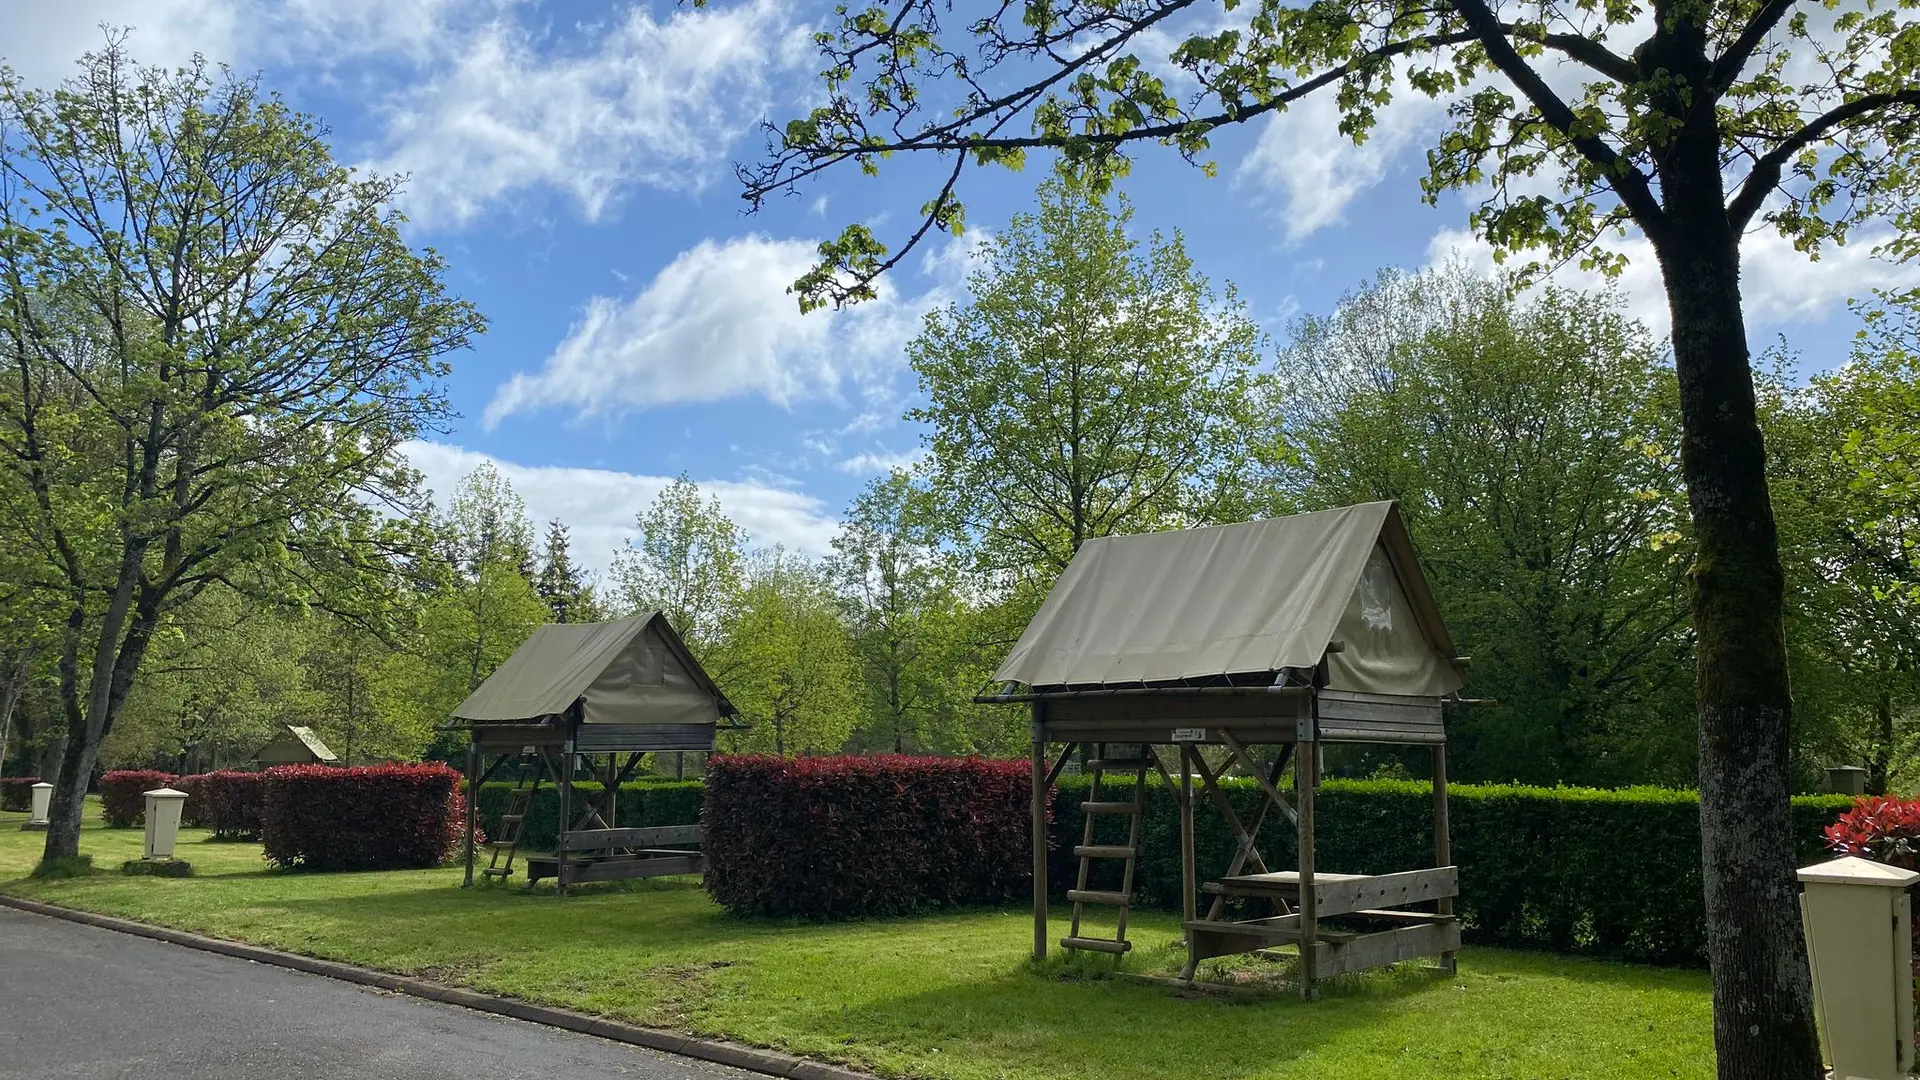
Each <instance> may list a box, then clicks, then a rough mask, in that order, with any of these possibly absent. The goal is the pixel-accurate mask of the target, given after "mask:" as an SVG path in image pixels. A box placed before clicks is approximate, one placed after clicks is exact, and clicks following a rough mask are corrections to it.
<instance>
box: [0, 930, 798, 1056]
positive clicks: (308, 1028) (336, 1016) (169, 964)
mask: <svg viewBox="0 0 1920 1080" xmlns="http://www.w3.org/2000/svg"><path fill="white" fill-rule="evenodd" d="M166 1076H179V1077H193V1078H195V1080H259V1078H267V1077H271V1078H273V1080H308V1078H312V1080H360V1078H363V1077H364V1078H382V1080H385V1078H393V1080H402V1078H404V1080H437V1078H441V1077H445V1078H447V1080H454V1078H458V1080H476V1078H484V1080H502V1078H512V1077H528V1078H533V1077H538V1078H540V1080H571V1078H574V1077H581V1078H585V1077H594V1078H600V1077H642V1078H646V1080H760V1078H757V1077H755V1076H754V1074H752V1073H746V1072H741V1071H738V1070H735V1069H730V1068H727V1067H725V1066H722V1065H711V1064H708V1063H706V1062H701V1061H693V1060H690V1059H687V1058H680V1057H674V1056H671V1055H668V1054H661V1053H656V1052H654V1051H651V1050H645V1049H642V1048H639V1047H632V1046H626V1045H624V1044H621V1043H615V1042H608V1041H606V1040H604V1039H596V1038H593V1037H592V1036H588V1035H578V1034H575V1033H573V1032H568V1031H557V1030H555V1029H552V1028H546V1027H541V1026H540V1025H537V1024H528V1023H524V1022H522V1021H519V1020H510V1019H507V1018H505V1017H500V1016H493V1015H490V1014H487V1013H480V1012H473V1011H470V1010H467V1009H462V1008H458V1007H456V1006H452V1005H442V1004H439V1003H437V1002H431V1001H422V1000H420V999H418V998H410V997H405V996H403V995H399V994H392V993H387V992H385V991H380V990H374V989H369V988H366V987H360V986H355V985H353V984H351V983H344V982H338V981H335V980H333V979H327V978H322V977H320V976H317V975H307V974H303V973H301V972H297V971H288V970H286V969H284V968H276V967H270V966H267V965H264V964H256V963H253V962H251V961H247V960H236V959H234V958H232V957H228V956H219V955H215V954H213V953H203V952H199V951H198V950H194V949H188V948H183V947H181V946H178V945H168V944H166V943H164V942H159V941H149V940H147V939H145V938H138V937H133V936H130V935H127V934H117V933H114V932H113V931H111V930H101V929H99V928H97V927H92V926H81V925H78V924H75V923H69V922H63V921H61V920H58V919H51V918H47V917H45V916H41V915H32V914H28V913H26V912H22V911H12V910H8V909H6V908H0V1077H5V1078H9V1080H11V1078H15V1077H18V1078H21V1080H25V1078H28V1077H32V1078H33V1080H53V1078H66V1077H73V1078H85V1080H96V1078H98V1080H105V1078H120V1077H128V1078H132V1077H139V1078H140V1080H152V1078H154V1077H166Z"/></svg>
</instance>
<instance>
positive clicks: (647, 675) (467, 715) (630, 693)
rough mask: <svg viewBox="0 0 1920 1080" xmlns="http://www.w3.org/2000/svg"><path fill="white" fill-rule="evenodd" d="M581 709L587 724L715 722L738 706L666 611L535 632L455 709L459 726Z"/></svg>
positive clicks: (536, 717)
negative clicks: (717, 684) (715, 681)
mask: <svg viewBox="0 0 1920 1080" xmlns="http://www.w3.org/2000/svg"><path fill="white" fill-rule="evenodd" d="M576 701H578V702H580V703H581V706H582V713H581V720H582V721H583V722H584V723H589V724H700V723H706V724H713V723H718V722H719V720H720V718H721V717H726V716H732V715H734V714H735V712H736V710H735V709H734V707H733V704H732V703H731V702H729V701H728V700H727V698H726V695H724V694H722V693H721V692H720V691H719V689H718V688H717V687H715V686H714V685H713V680H712V679H709V678H708V677H707V673H706V672H705V671H704V670H702V669H701V667H700V664H699V663H698V662H697V661H696V660H694V658H693V654H692V653H690V652H688V651H687V647H686V644H685V643H684V642H682V641H681V640H680V635H679V634H678V633H677V632H675V631H674V629H673V627H672V626H671V625H670V624H669V623H668V622H667V619H666V616H665V615H663V614H662V613H660V612H657V611H656V612H652V613H650V614H646V615H635V616H632V617H629V618H625V619H616V620H614V621H613V622H602V623H555V624H551V625H547V626H542V627H539V628H537V629H536V630H534V632H533V635H532V636H531V637H529V638H527V640H526V641H525V642H524V643H522V644H521V646H520V647H519V648H518V649H515V650H514V652H513V655H512V656H509V657H507V660H506V662H505V663H503V664H501V665H500V666H499V667H498V668H496V669H494V672H493V674H492V675H490V676H488V677H487V680H486V681H485V682H483V683H481V684H480V685H479V687H478V688H476V689H475V690H474V692H473V693H472V694H470V695H468V697H467V700H465V701H463V702H461V703H460V705H459V706H458V707H457V708H455V709H454V710H453V717H454V720H455V722H456V723H458V722H461V721H465V722H466V723H467V724H487V723H496V724H497V723H516V722H518V723H526V722H531V721H537V720H541V719H544V718H545V717H549V716H558V715H561V714H563V713H565V712H566V711H567V710H568V709H570V708H572V707H573V703H574V702H576Z"/></svg>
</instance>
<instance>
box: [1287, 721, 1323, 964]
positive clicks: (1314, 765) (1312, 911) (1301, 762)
mask: <svg viewBox="0 0 1920 1080" xmlns="http://www.w3.org/2000/svg"><path fill="white" fill-rule="evenodd" d="M1301 734H1302V735H1312V734H1313V729H1312V726H1311V724H1308V725H1306V727H1305V730H1303V731H1302V732H1301ZM1314 750H1315V747H1314V744H1313V743H1312V741H1310V740H1309V739H1304V738H1303V739H1301V740H1300V741H1299V743H1298V744H1297V745H1296V746H1295V747H1294V751H1293V788H1294V791H1293V796H1294V798H1295V799H1297V800H1298V801H1299V807H1300V810H1299V819H1298V823H1299V830H1300V871H1299V872H1300V996H1301V997H1303V998H1305V999H1306V1000H1308V1001H1312V1000H1313V999H1314V998H1315V997H1316V996H1318V989H1317V988H1316V987H1315V985H1314V983H1315V980H1317V979H1318V978H1319V977H1320V972H1319V970H1318V968H1319V955H1320V954H1319V952H1318V951H1317V950H1316V949H1315V948H1314V936H1315V931H1316V930H1317V928H1318V923H1317V922H1315V920H1317V919H1318V918H1319V917H1320V911H1319V907H1318V905H1317V904H1316V902H1315V896H1314V893H1315V889H1314V882H1313V872H1314V859H1313V855H1314V851H1313V843H1314V837H1313V789H1314V788H1315V787H1318V786H1319V783H1320V778H1319V771H1320V770H1319V755H1318V754H1316V753H1315V752H1314Z"/></svg>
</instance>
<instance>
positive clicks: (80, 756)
mask: <svg viewBox="0 0 1920 1080" xmlns="http://www.w3.org/2000/svg"><path fill="white" fill-rule="evenodd" d="M66 744H67V745H66V750H65V752H64V753H62V754H61V757H60V775H59V777H58V778H57V779H55V780H54V781H53V805H52V807H50V808H49V810H48V813H47V820H48V822H49V824H48V826H47V846H46V849H45V851H44V852H43V853H42V855H41V859H42V860H43V861H47V860H52V859H57V858H64V857H69V856H73V855H78V854H79V853H80V822H81V817H82V814H83V811H84V810H85V808H86V800H87V782H88V781H89V780H90V779H91V778H92V777H93V764H94V761H95V759H96V758H97V757H98V756H99V752H100V747H99V745H98V744H97V743H95V742H94V741H93V740H91V739H74V738H68V739H67V740H66Z"/></svg>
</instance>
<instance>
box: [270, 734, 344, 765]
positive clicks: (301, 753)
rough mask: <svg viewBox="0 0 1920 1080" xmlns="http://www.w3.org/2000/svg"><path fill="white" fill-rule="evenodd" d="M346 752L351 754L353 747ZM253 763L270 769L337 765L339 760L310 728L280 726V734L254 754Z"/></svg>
mask: <svg viewBox="0 0 1920 1080" xmlns="http://www.w3.org/2000/svg"><path fill="white" fill-rule="evenodd" d="M347 751H348V752H349V753H351V752H352V751H353V747H351V746H349V747H347ZM253 761H254V764H256V765H258V766H260V767H261V768H263V769H271V768H273V767H274V766H275V765H337V764H339V763H340V759H339V758H338V757H335V756H334V753H333V751H332V750H329V749H327V744H326V743H323V742H321V741H320V736H318V735H315V734H314V733H313V729H312V728H309V727H298V726H296V725H293V724H282V725H280V733H279V734H278V735H275V736H274V737H273V739H272V740H271V741H269V742H268V743H267V745H265V746H262V747H261V748H260V749H259V750H257V751H255V752H254V755H253Z"/></svg>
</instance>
